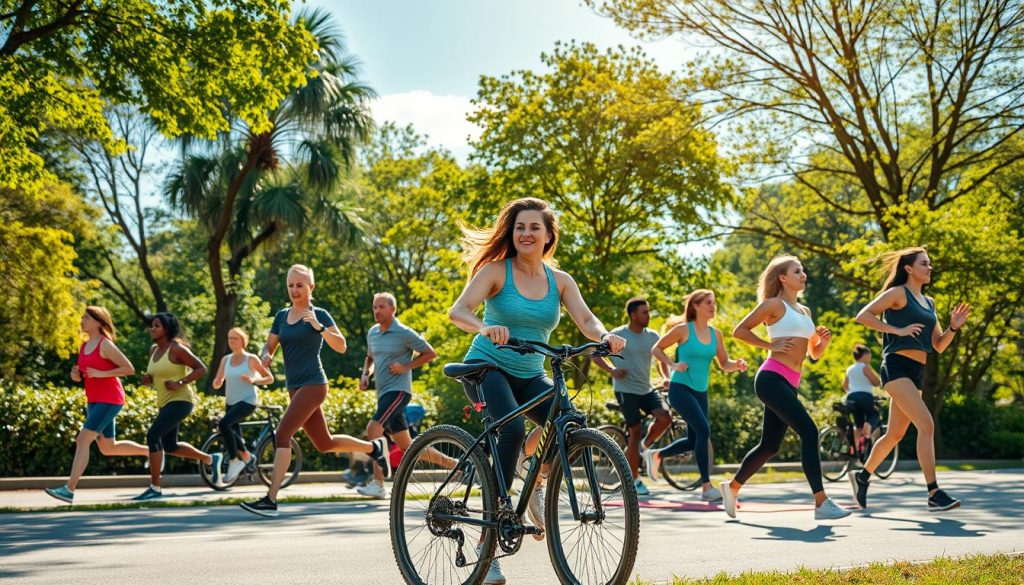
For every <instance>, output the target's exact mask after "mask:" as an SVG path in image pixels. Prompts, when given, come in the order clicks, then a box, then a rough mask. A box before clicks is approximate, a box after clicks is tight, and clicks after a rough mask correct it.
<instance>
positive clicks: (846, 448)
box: [818, 396, 900, 481]
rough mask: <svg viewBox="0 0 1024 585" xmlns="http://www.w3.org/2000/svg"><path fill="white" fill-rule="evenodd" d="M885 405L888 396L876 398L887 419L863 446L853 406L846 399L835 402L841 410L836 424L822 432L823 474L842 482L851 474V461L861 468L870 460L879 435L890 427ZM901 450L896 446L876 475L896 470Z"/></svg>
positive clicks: (820, 434) (834, 409)
mask: <svg viewBox="0 0 1024 585" xmlns="http://www.w3.org/2000/svg"><path fill="white" fill-rule="evenodd" d="M884 404H885V399H884V398H880V397H878V396H876V397H875V407H876V408H878V410H879V413H880V414H881V415H883V418H882V420H881V422H880V423H879V426H878V428H877V429H872V431H871V439H870V442H868V441H865V443H864V447H863V448H862V447H861V446H859V445H857V442H856V441H855V440H854V435H853V431H854V420H853V409H852V408H851V407H850V406H849V405H848V404H847V403H846V402H845V401H844V402H835V403H833V404H832V410H833V411H835V412H837V413H838V414H837V415H836V419H835V420H836V424H835V425H834V426H829V427H825V428H824V429H822V430H821V432H820V433H818V451H819V453H820V454H821V475H822V476H823V477H824V478H825V479H827V480H829V481H839V480H841V479H843V477H844V476H845V475H846V474H847V473H849V471H850V466H851V464H852V465H856V466H858V467H861V466H863V462H864V461H866V460H867V458H868V454H869V453H870V446H871V445H872V444H873V443H874V441H875V440H877V438H878V437H880V436H882V435H884V434H885V431H886V429H887V428H888V425H887V424H886V418H885V416H884V415H885V413H886V409H885V408H883V405H884ZM899 450H900V449H899V445H896V446H895V447H894V448H893V450H892V452H891V453H889V456H888V457H886V458H885V459H884V460H883V461H882V463H881V464H880V465H879V466H878V469H876V470H875V475H877V476H878V477H879V479H885V478H887V477H889V476H890V475H892V472H893V471H895V470H896V464H897V462H898V461H899Z"/></svg>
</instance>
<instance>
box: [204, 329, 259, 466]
mask: <svg viewBox="0 0 1024 585" xmlns="http://www.w3.org/2000/svg"><path fill="white" fill-rule="evenodd" d="M248 345H249V334H248V333H246V332H245V330H244V329H242V328H241V327H235V328H233V329H231V330H230V331H228V347H229V348H231V353H229V354H228V355H226V356H224V359H222V360H220V366H219V367H218V368H217V375H216V376H215V377H214V378H213V387H214V388H217V389H220V387H221V386H225V385H226V386H227V387H226V388H225V389H224V402H225V404H226V406H227V409H226V410H225V412H224V416H223V417H221V419H220V425H219V426H220V436H221V438H223V439H224V446H225V447H227V450H228V469H227V472H226V473H225V474H224V482H225V483H231V482H233V481H235V479H236V478H237V477H238V474H239V473H242V470H243V469H245V466H246V464H247V463H249V459H251V458H252V454H251V453H249V450H248V449H246V448H245V439H244V438H243V437H242V427H241V423H242V422H243V421H245V419H247V418H249V416H250V415H252V413H253V412H255V411H256V405H257V404H259V397H258V396H257V395H256V386H263V385H266V384H270V383H271V382H273V381H274V376H272V375H271V374H270V370H268V369H267V368H266V367H265V366H264V365H263V362H261V361H260V358H259V357H257V356H256V355H255V354H252V353H249V352H247V351H245V348H246V347H247V346H248Z"/></svg>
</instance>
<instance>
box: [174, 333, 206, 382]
mask: <svg viewBox="0 0 1024 585" xmlns="http://www.w3.org/2000/svg"><path fill="white" fill-rule="evenodd" d="M167 351H169V352H171V357H172V358H176V359H177V360H178V363H179V364H184V365H186V366H188V367H190V368H192V371H191V372H189V373H188V375H186V376H185V377H184V378H182V379H180V380H167V381H166V382H164V387H165V388H167V389H168V390H171V391H174V390H179V389H181V388H184V387H185V386H188V385H189V384H191V383H193V382H195V381H196V380H199V379H201V378H202V377H203V376H205V375H206V364H204V363H203V362H202V360H200V359H199V358H197V357H196V355H195V354H194V353H192V350H190V349H189V348H187V347H185V346H184V345H182V344H180V343H177V342H174V343H171V347H170V348H169V349H168V350H167ZM172 362H173V360H172Z"/></svg>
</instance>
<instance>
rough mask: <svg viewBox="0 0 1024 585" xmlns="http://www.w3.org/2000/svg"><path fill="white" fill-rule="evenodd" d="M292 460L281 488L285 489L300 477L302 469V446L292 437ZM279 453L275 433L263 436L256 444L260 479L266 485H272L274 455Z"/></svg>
mask: <svg viewBox="0 0 1024 585" xmlns="http://www.w3.org/2000/svg"><path fill="white" fill-rule="evenodd" d="M291 446H292V460H291V462H290V463H289V464H288V472H287V473H285V474H284V481H282V482H281V489H284V488H286V487H288V486H290V485H292V483H294V482H295V479H296V478H298V477H299V472H300V471H302V448H301V447H299V443H298V442H297V441H296V440H295V437H292V440H291ZM276 453H277V447H276V446H275V445H274V435H268V436H266V437H263V440H262V441H260V443H259V445H256V470H257V471H258V472H259V476H260V481H262V482H263V484H264V485H266V486H267V487H270V484H271V483H272V482H273V479H274V456H275V455H276Z"/></svg>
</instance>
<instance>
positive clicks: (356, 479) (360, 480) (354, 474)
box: [341, 467, 372, 487]
mask: <svg viewBox="0 0 1024 585" xmlns="http://www.w3.org/2000/svg"><path fill="white" fill-rule="evenodd" d="M371 477H372V475H371V474H370V472H369V471H367V470H366V468H365V467H364V468H362V469H360V470H359V471H353V470H352V468H351V467H349V468H348V470H347V471H346V472H345V473H343V474H341V479H343V480H344V481H345V485H347V486H348V487H356V486H360V485H366V482H367V481H368V480H369V479H370V478H371Z"/></svg>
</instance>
